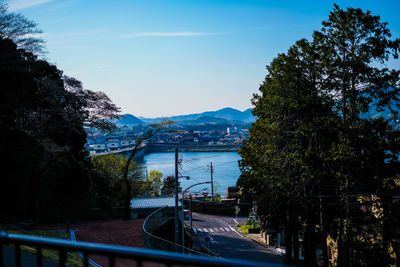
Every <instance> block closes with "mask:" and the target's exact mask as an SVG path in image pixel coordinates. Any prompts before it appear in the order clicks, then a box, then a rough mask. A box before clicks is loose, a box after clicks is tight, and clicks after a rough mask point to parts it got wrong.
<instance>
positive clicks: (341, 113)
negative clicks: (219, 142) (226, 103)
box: [238, 6, 400, 266]
mask: <svg viewBox="0 0 400 267" xmlns="http://www.w3.org/2000/svg"><path fill="white" fill-rule="evenodd" d="M389 38H390V32H389V30H388V29H387V26H386V24H385V23H382V22H381V21H380V18H379V17H377V16H373V15H371V13H370V12H363V11H362V10H360V9H353V8H348V9H347V10H342V9H340V8H339V7H338V6H335V7H334V10H333V11H332V12H331V14H330V16H329V19H328V20H327V21H324V22H323V28H322V30H321V31H317V32H315V33H314V35H313V40H312V42H308V41H306V40H301V41H298V42H297V43H296V44H295V45H294V46H292V47H291V48H290V49H289V51H288V52H287V53H286V54H280V55H278V57H277V58H275V59H274V60H273V61H272V63H271V64H270V65H269V66H268V67H267V70H268V74H267V76H266V79H265V81H264V83H263V84H262V85H261V87H260V94H258V95H255V96H254V98H253V104H254V106H255V108H254V110H253V114H254V115H255V116H256V117H257V121H256V122H255V123H254V124H253V125H252V127H251V129H250V137H249V140H248V142H247V143H246V145H245V146H244V147H243V148H242V150H241V151H240V154H241V155H242V158H243V160H242V162H241V170H242V175H241V178H240V179H239V181H238V184H239V185H241V186H242V187H244V190H245V191H246V192H247V193H251V194H253V195H254V196H255V199H256V201H257V203H258V206H259V209H258V212H259V214H260V216H261V218H263V220H264V222H265V223H266V226H267V227H268V228H269V229H270V230H274V231H284V232H285V234H286V246H287V247H286V248H287V250H288V251H289V252H288V253H287V258H288V260H289V261H290V260H291V253H290V251H291V250H292V245H293V246H294V247H295V248H294V253H295V260H296V258H297V255H296V250H297V248H296V246H297V245H296V244H295V242H297V231H298V230H300V231H304V233H305V239H304V242H305V244H304V245H305V246H304V248H305V261H306V263H307V265H308V266H313V265H315V264H316V263H317V259H316V258H315V249H316V248H318V247H319V248H320V249H321V251H322V259H321V262H322V264H323V265H324V266H327V265H328V260H327V254H328V253H327V248H326V236H327V234H330V235H331V237H333V238H334V239H336V240H337V241H338V245H339V258H338V264H339V265H340V266H358V265H365V264H367V265H368V264H377V263H378V262H377V260H378V259H379V260H380V261H381V263H382V262H383V263H384V264H385V265H386V264H389V262H390V257H389V253H388V251H389V249H394V250H396V249H397V251H395V253H396V255H397V258H398V255H399V254H398V239H396V238H392V236H396V235H390V233H397V230H396V229H395V224H396V219H395V217H394V216H392V212H391V208H392V207H394V203H395V202H394V201H393V196H395V195H396V194H398V193H399V192H398V189H399V188H398V176H399V171H400V169H399V150H398V145H397V144H398V141H399V131H398V127H397V126H396V123H397V121H396V120H397V119H398V112H397V110H398V108H399V94H398V93H399V92H398V90H399V70H389V69H387V68H385V67H384V66H385V65H384V64H385V63H386V62H387V61H388V60H389V59H391V58H397V52H398V49H399V40H397V39H396V40H390V39H389ZM381 111H384V112H385V114H388V116H384V117H382V116H381V117H379V116H371V114H375V113H377V112H381ZM295 206H297V208H296V207H295ZM374 207H375V208H374ZM376 207H381V209H380V210H379V212H377V211H376ZM374 209H375V211H374ZM300 225H304V228H305V229H302V227H299V226H300ZM315 229H319V230H318V232H317V233H316V232H315ZM372 230H373V231H372ZM292 242H293V243H292Z"/></svg>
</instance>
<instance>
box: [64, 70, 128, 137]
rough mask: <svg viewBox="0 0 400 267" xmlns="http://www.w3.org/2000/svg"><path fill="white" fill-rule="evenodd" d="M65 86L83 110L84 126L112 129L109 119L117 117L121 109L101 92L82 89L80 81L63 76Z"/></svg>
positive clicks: (112, 124) (113, 127)
mask: <svg viewBox="0 0 400 267" xmlns="http://www.w3.org/2000/svg"><path fill="white" fill-rule="evenodd" d="M63 81H64V86H65V88H66V89H67V90H68V91H69V92H71V93H73V94H75V95H76V96H77V98H78V99H79V101H80V105H81V106H82V107H83V110H84V112H85V126H86V127H90V128H97V129H100V130H103V131H109V132H111V131H113V130H115V128H116V126H115V124H114V123H113V122H111V121H110V119H114V118H119V117H120V115H119V113H120V112H121V109H120V108H119V107H117V106H116V105H115V104H114V103H113V102H112V101H111V99H110V98H109V97H108V96H107V95H106V94H105V93H103V92H94V91H91V90H87V89H84V88H83V86H82V82H81V81H79V80H77V79H75V78H73V77H68V76H65V75H64V76H63Z"/></svg>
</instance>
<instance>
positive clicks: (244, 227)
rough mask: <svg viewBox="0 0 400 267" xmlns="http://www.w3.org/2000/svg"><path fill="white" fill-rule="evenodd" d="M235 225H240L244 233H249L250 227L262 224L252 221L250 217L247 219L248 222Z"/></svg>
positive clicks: (257, 226)
mask: <svg viewBox="0 0 400 267" xmlns="http://www.w3.org/2000/svg"><path fill="white" fill-rule="evenodd" d="M235 226H236V227H238V228H239V230H240V231H241V232H242V233H244V234H248V233H249V229H255V228H260V225H259V224H258V223H256V222H252V221H250V220H249V219H247V220H246V223H245V224H243V225H242V226H240V224H236V225H235Z"/></svg>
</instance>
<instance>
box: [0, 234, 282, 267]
mask: <svg viewBox="0 0 400 267" xmlns="http://www.w3.org/2000/svg"><path fill="white" fill-rule="evenodd" d="M9 244H11V245H14V250H15V253H14V256H15V266H17V267H19V266H22V265H21V246H23V245H25V246H30V247H34V248H35V249H36V266H37V267H41V266H42V265H43V262H42V259H43V256H42V250H43V249H53V250H57V251H58V253H59V266H66V261H67V252H78V253H82V254H83V259H82V264H83V266H89V255H101V256H106V257H107V258H108V266H111V267H114V266H116V259H120V258H121V259H129V260H134V261H135V262H136V266H139V267H141V266H143V263H144V262H145V263H148V262H151V263H153V262H154V263H162V264H165V266H173V265H179V266H222V267H224V266H225V267H228V266H229V267H239V266H240V267H243V266H249V267H252V266H254V267H256V266H259V267H260V266H276V265H275V264H271V265H269V264H267V263H259V262H252V261H245V260H237V259H235V260H229V259H221V258H211V257H204V256H198V255H185V254H178V253H174V252H166V251H159V250H150V249H140V248H132V247H123V246H115V245H105V244H97V243H89V242H72V241H70V240H62V239H57V238H46V237H37V236H29V235H21V234H11V233H6V232H3V231H1V232H0V267H3V266H4V262H5V259H4V255H3V247H4V246H5V245H9ZM32 265H35V264H34V263H32ZM32 265H30V266H32Z"/></svg>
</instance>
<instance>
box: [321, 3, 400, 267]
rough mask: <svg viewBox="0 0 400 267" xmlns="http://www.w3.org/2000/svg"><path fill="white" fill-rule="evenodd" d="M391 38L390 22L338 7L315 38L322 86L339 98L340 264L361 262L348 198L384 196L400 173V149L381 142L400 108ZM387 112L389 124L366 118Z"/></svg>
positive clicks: (394, 43)
mask: <svg viewBox="0 0 400 267" xmlns="http://www.w3.org/2000/svg"><path fill="white" fill-rule="evenodd" d="M390 37H391V34H390V31H389V29H388V28H387V23H382V22H381V21H380V17H379V16H373V15H372V14H371V12H369V11H367V12H363V11H362V10H361V9H354V8H348V9H347V10H342V9H340V8H339V7H338V6H337V5H335V7H334V10H333V11H332V12H331V13H330V16H329V19H328V20H327V21H324V22H323V28H322V30H321V31H320V32H315V34H314V40H315V42H316V43H318V45H319V47H320V50H319V51H320V54H321V58H323V68H324V72H325V73H326V75H327V78H328V79H327V83H325V84H323V85H322V88H323V90H325V91H327V92H329V94H330V95H332V96H335V104H336V109H337V110H338V111H339V112H340V115H341V123H340V126H339V127H340V128H339V129H340V132H341V135H340V144H339V145H338V146H337V147H336V151H335V154H336V164H337V168H338V169H337V172H336V175H337V181H338V182H339V184H340V189H339V191H340V195H341V196H342V197H341V205H342V206H343V207H344V209H343V210H342V213H341V219H340V223H339V226H338V228H339V233H340V234H339V259H338V261H339V264H340V265H349V264H352V262H353V264H359V263H355V262H357V257H355V256H353V255H352V254H353V253H352V251H351V250H352V247H354V244H353V243H352V242H353V241H352V240H359V239H358V235H359V233H357V232H356V233H353V231H352V229H354V228H355V227H353V225H355V222H356V221H358V218H356V217H355V216H353V215H352V214H353V213H352V212H351V210H352V208H353V206H356V205H355V203H356V202H357V200H355V199H354V198H352V197H351V196H350V195H351V194H372V193H374V194H378V195H379V194H382V193H383V192H382V191H381V190H383V187H384V186H383V184H382V183H383V182H384V181H385V180H386V179H394V178H395V177H396V176H397V175H398V173H399V169H398V167H395V168H393V167H394V166H396V164H397V162H398V155H399V151H398V149H397V146H393V143H392V145H390V146H389V145H383V143H382V141H383V142H384V143H386V142H387V141H388V140H389V138H390V137H389V136H390V135H392V136H393V135H397V134H395V131H396V129H394V128H393V127H392V126H391V125H394V123H395V121H396V120H397V118H398V110H399V107H400V101H399V100H400V94H399V74H400V71H399V70H390V69H388V68H387V67H385V63H386V62H387V61H388V60H389V59H390V58H397V57H398V50H399V48H400V40H399V39H395V40H390V39H389V38H390ZM383 110H386V111H387V112H388V113H389V114H390V116H387V117H386V118H384V121H386V122H383V121H380V119H379V118H377V117H375V118H374V117H372V118H371V117H370V116H366V115H365V114H371V113H372V114H373V113H376V112H381V111H383ZM377 128H380V129H386V130H385V131H384V132H382V131H379V132H380V137H379V138H376V137H377V136H376V134H377V133H378V132H377ZM371 134H372V135H375V137H374V138H373V140H368V138H367V136H369V137H372V135H371ZM386 144H387V143H386ZM383 147H386V150H384V149H383ZM377 148H379V151H378V150H377ZM365 151H374V157H373V158H374V162H373V163H372V162H371V163H372V164H371V165H370V164H366V161H365V157H364V155H363V153H364V152H365ZM378 155H379V156H378ZM393 156H394V158H393ZM370 158H372V157H370ZM378 158H379V159H378ZM388 158H390V163H389V161H388V160H389V159H388ZM378 162H379V163H378ZM389 165H391V166H392V168H390V170H391V171H390V174H389V173H388V172H387V171H383V169H387V168H388V167H389ZM372 166H374V167H372ZM377 166H381V167H382V168H383V169H380V168H377ZM368 167H370V168H368ZM371 168H372V169H371ZM383 173H386V175H385V176H386V177H383V176H382V174H383ZM390 177H391V178H390ZM376 189H380V190H378V191H377V190H376ZM379 191H381V192H379ZM383 191H385V190H383ZM353 222H354V223H353ZM384 239H385V238H384ZM384 242H386V241H384ZM361 247H362V246H361ZM383 247H386V248H382V251H385V250H386V251H387V250H388V243H386V244H383ZM371 252H372V251H370V252H366V253H365V255H364V256H365V257H363V256H361V258H363V260H364V261H365V260H371V261H374V260H376V258H377V257H375V256H373V255H374V254H373V253H371ZM384 254H385V253H384ZM384 254H383V255H381V262H380V263H377V264H382V263H383V264H387V260H388V258H387V253H386V255H384ZM382 260H383V261H382ZM370 264H373V262H370Z"/></svg>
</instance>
